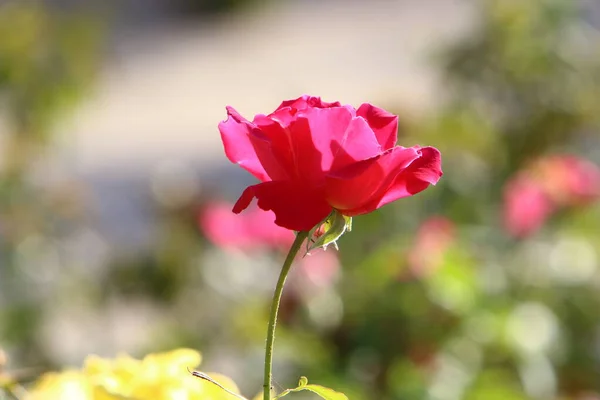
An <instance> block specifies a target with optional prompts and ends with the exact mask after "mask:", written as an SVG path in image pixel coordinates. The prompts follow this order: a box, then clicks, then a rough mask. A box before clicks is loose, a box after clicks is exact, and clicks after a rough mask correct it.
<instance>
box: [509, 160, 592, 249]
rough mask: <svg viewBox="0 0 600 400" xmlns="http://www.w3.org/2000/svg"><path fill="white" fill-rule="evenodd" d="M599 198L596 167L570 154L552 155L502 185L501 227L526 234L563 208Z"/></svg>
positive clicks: (518, 233)
mask: <svg viewBox="0 0 600 400" xmlns="http://www.w3.org/2000/svg"><path fill="white" fill-rule="evenodd" d="M598 198H600V169H599V168H598V167H597V166H596V165H594V164H592V163H591V162H589V161H587V160H584V159H582V158H578V157H575V156H570V155H554V156H549V157H545V158H542V159H540V160H538V161H536V162H534V163H532V164H531V165H530V166H529V167H528V168H527V169H525V170H523V171H521V172H519V173H517V174H516V176H514V177H513V178H512V179H510V180H509V182H508V183H507V184H506V187H505V189H504V226H505V229H506V230H507V232H508V233H509V234H510V235H512V236H514V237H519V238H522V237H526V236H529V235H531V234H533V233H534V232H536V231H537V230H538V229H540V228H541V227H542V225H543V224H544V222H545V221H546V220H547V219H548V218H549V217H550V216H551V215H552V214H553V213H555V212H556V211H558V210H559V209H561V208H564V207H573V206H578V205H584V204H588V203H590V202H593V201H596V200H597V199H598Z"/></svg>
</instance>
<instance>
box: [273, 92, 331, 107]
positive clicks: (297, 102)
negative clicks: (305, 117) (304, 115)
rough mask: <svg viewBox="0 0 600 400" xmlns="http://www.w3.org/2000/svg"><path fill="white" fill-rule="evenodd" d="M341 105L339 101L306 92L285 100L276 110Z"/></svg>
mask: <svg viewBox="0 0 600 400" xmlns="http://www.w3.org/2000/svg"><path fill="white" fill-rule="evenodd" d="M339 106H340V102H339V101H334V102H331V103H328V102H326V101H323V100H321V98H320V97H315V96H309V95H306V94H305V95H303V96H300V97H298V98H297V99H294V100H286V101H283V102H282V103H281V104H280V105H279V107H277V109H276V110H275V111H279V110H280V109H282V108H286V107H290V108H294V109H296V110H305V109H307V108H309V107H316V108H330V107H339Z"/></svg>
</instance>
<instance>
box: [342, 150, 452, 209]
mask: <svg viewBox="0 0 600 400" xmlns="http://www.w3.org/2000/svg"><path fill="white" fill-rule="evenodd" d="M414 148H415V149H418V152H419V153H420V157H419V158H417V159H416V160H415V161H413V162H412V163H411V164H410V165H409V166H408V167H407V168H406V169H405V170H403V171H402V172H400V173H399V174H398V175H397V176H396V177H395V179H394V181H393V183H392V185H391V186H390V187H389V188H388V189H387V190H386V191H385V193H384V194H383V196H382V197H381V198H380V199H378V200H377V199H374V200H373V203H372V204H367V205H366V206H365V209H366V211H364V212H370V211H372V210H374V209H378V208H380V207H383V206H384V205H386V204H388V203H391V202H392V201H396V200H398V199H401V198H403V197H408V196H412V195H414V194H417V193H419V192H422V191H423V190H425V189H427V188H428V187H429V185H435V184H436V183H437V182H438V181H439V180H440V178H441V176H442V159H441V155H440V152H439V151H438V150H437V149H435V148H433V147H423V148H421V149H419V148H418V146H415V147H414ZM357 211H360V210H357ZM364 212H359V213H360V214H363V213H364ZM353 215H357V214H353Z"/></svg>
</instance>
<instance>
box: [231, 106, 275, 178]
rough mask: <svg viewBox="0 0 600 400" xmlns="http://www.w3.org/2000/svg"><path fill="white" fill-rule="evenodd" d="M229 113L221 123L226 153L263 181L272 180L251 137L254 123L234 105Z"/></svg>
mask: <svg viewBox="0 0 600 400" xmlns="http://www.w3.org/2000/svg"><path fill="white" fill-rule="evenodd" d="M227 115H228V117H227V119H226V120H225V121H222V122H221V123H220V124H219V132H221V140H222V141H223V147H224V148H225V155H226V156H227V158H228V159H229V160H230V161H231V162H233V163H236V164H238V165H239V166H240V167H242V168H244V169H245V170H246V171H248V172H250V173H251V174H252V175H254V176H255V177H256V178H258V179H260V180H261V181H268V180H270V177H269V175H268V174H267V172H266V171H265V169H264V167H263V165H262V164H261V161H260V160H259V159H258V156H257V155H256V151H255V150H254V146H253V144H252V142H251V140H250V137H249V134H250V132H251V131H252V129H253V125H252V124H251V123H250V122H249V121H248V120H246V119H245V118H244V117H242V116H241V115H240V114H239V113H238V112H237V111H236V110H235V109H234V108H233V107H229V106H228V107H227Z"/></svg>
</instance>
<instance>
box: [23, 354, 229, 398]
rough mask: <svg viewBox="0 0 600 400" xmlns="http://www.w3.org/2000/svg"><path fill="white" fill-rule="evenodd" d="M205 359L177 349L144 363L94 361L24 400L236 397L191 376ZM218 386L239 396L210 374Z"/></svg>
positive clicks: (43, 383) (43, 382)
mask: <svg viewBox="0 0 600 400" xmlns="http://www.w3.org/2000/svg"><path fill="white" fill-rule="evenodd" d="M200 361H201V356H200V353H198V352H197V351H195V350H191V349H177V350H173V351H170V352H166V353H156V354H149V355H147V356H146V357H145V358H144V359H143V360H136V359H134V358H132V357H130V356H127V355H120V356H118V357H117V358H115V359H105V358H101V357H98V356H90V357H88V358H87V359H86V361H85V365H84V367H83V369H81V370H67V371H64V372H58V373H54V372H53V373H47V374H45V375H43V376H42V377H40V379H38V381H37V382H35V384H34V385H33V387H32V389H31V391H30V392H29V394H28V396H27V397H26V399H25V400H150V399H151V400H196V399H202V400H221V399H223V400H230V399H233V398H234V396H232V395H230V394H228V393H226V392H225V391H224V390H222V389H221V388H219V387H218V386H216V385H215V384H213V383H210V382H208V381H205V380H202V379H199V378H195V377H193V376H192V375H191V374H190V372H189V371H191V370H192V369H194V368H196V367H197V366H198V365H199V364H200ZM210 376H211V378H213V379H214V380H215V381H216V382H218V383H220V384H221V385H223V386H224V387H225V388H227V389H228V390H231V391H232V392H235V393H239V390H238V388H237V386H236V384H235V383H234V382H233V381H232V380H231V379H229V378H228V377H226V376H223V375H219V374H210Z"/></svg>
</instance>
